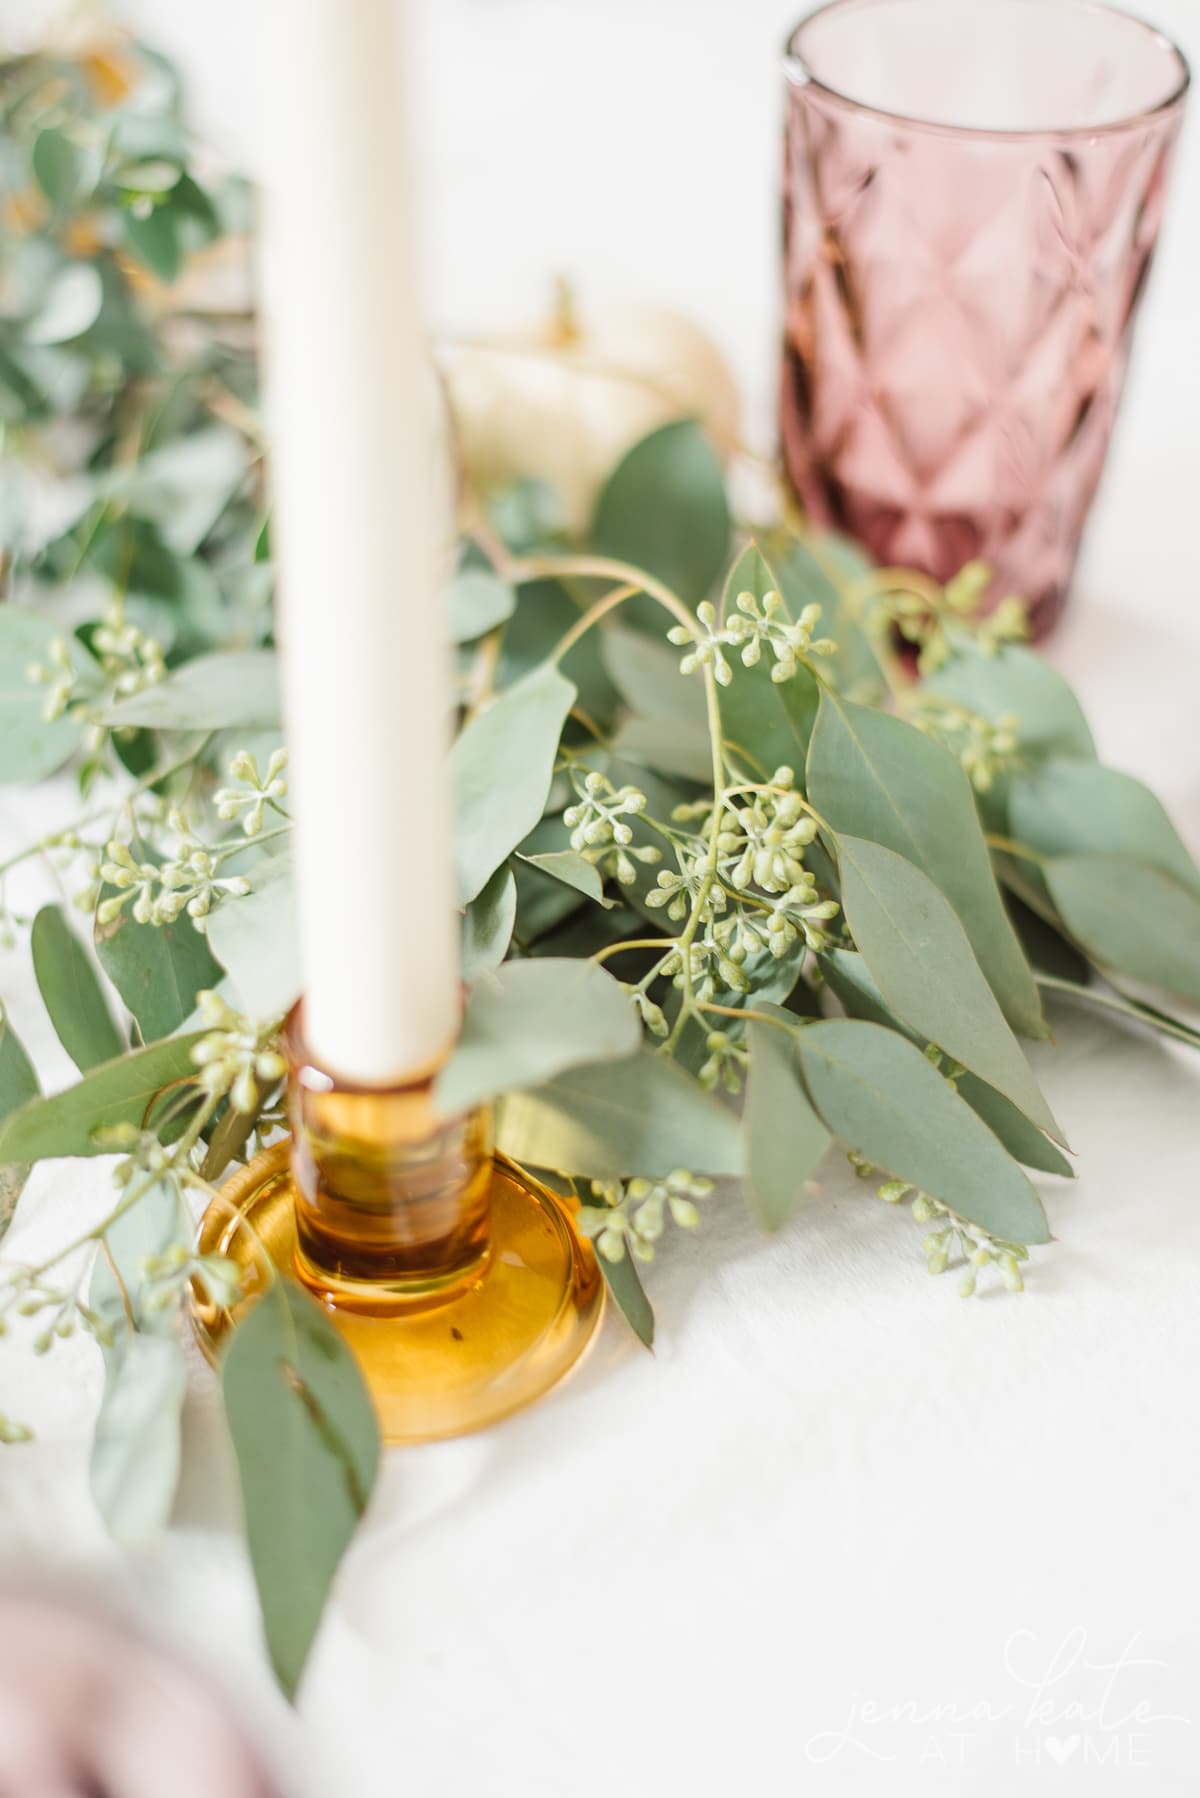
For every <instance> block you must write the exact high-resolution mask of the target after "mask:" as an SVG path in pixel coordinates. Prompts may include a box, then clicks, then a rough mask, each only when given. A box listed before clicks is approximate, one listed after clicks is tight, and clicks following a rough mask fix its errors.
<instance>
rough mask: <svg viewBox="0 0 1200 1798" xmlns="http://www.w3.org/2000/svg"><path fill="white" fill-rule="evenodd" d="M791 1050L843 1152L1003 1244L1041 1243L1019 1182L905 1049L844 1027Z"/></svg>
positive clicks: (849, 1023) (800, 1040) (991, 1141)
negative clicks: (935, 1201) (924, 1195)
mask: <svg viewBox="0 0 1200 1798" xmlns="http://www.w3.org/2000/svg"><path fill="white" fill-rule="evenodd" d="M796 1043H797V1048H798V1051H799V1055H800V1065H801V1069H802V1071H803V1074H804V1081H805V1085H806V1086H807V1087H808V1092H809V1096H810V1098H811V1099H812V1102H813V1104H814V1105H815V1106H816V1108H817V1110H818V1111H819V1112H820V1114H821V1116H822V1117H823V1118H824V1120H825V1122H826V1124H827V1125H828V1126H829V1128H830V1129H831V1130H832V1131H833V1133H834V1134H835V1136H837V1137H839V1138H840V1139H841V1141H842V1142H844V1143H845V1144H846V1145H847V1146H848V1147H850V1148H854V1149H857V1150H859V1151H860V1153H862V1154H864V1155H866V1156H867V1157H868V1159H869V1160H871V1161H873V1162H875V1163H876V1165H877V1166H878V1167H881V1168H884V1169H885V1170H886V1171H887V1172H888V1173H890V1174H893V1175H895V1176H897V1177H898V1178H899V1179H902V1180H908V1181H911V1182H912V1184H913V1185H914V1186H918V1187H920V1189H921V1190H922V1192H927V1193H929V1194H930V1196H931V1197H933V1198H935V1199H940V1200H941V1202H942V1204H943V1205H947V1206H949V1208H950V1210H951V1211H954V1212H957V1214H958V1215H959V1216H960V1217H964V1218H967V1219H969V1220H970V1222H972V1223H975V1224H978V1225H980V1227H981V1228H982V1229H985V1230H989V1231H991V1232H992V1234H993V1235H996V1236H999V1237H1001V1238H1003V1239H1004V1240H1005V1241H1008V1242H1022V1243H1036V1242H1047V1241H1049V1230H1048V1228H1047V1225H1046V1217H1045V1213H1044V1212H1043V1210H1042V1205H1041V1200H1040V1199H1039V1198H1038V1196H1037V1193H1036V1192H1035V1191H1034V1189H1033V1187H1032V1186H1031V1185H1030V1183H1029V1181H1028V1179H1027V1178H1026V1176H1025V1175H1024V1174H1023V1173H1022V1172H1021V1169H1020V1168H1019V1167H1018V1166H1017V1164H1016V1162H1015V1161H1013V1160H1012V1159H1011V1157H1010V1156H1009V1155H1008V1154H1006V1152H1005V1151H1004V1149H1003V1148H1002V1147H1001V1145H1000V1143H999V1142H998V1141H997V1140H996V1138H995V1137H994V1136H993V1135H992V1133H991V1131H990V1130H989V1129H988V1127H987V1125H986V1124H984V1123H983V1122H981V1120H980V1119H979V1118H978V1117H976V1115H975V1113H974V1112H973V1111H972V1110H971V1108H970V1106H968V1105H967V1104H966V1103H965V1102H964V1101H963V1100H962V1099H960V1098H959V1096H958V1094H957V1093H956V1092H955V1091H954V1090H953V1088H952V1087H951V1086H950V1084H949V1082H948V1081H946V1080H944V1079H943V1078H942V1076H941V1075H940V1074H939V1073H937V1072H936V1071H935V1070H934V1068H933V1067H931V1066H930V1064H929V1062H927V1061H926V1059H925V1057H924V1056H923V1055H922V1054H921V1051H920V1050H919V1049H917V1048H914V1046H913V1044H912V1043H910V1042H908V1041H906V1040H905V1038H904V1037H902V1036H900V1035H898V1034H897V1033H896V1032H895V1031H894V1030H884V1029H881V1028H880V1027H879V1025H877V1024H864V1023H859V1022H857V1021H855V1020H850V1019H846V1020H831V1021H829V1022H826V1023H823V1024H807V1025H804V1026H803V1027H801V1028H800V1029H798V1030H797V1033H796Z"/></svg>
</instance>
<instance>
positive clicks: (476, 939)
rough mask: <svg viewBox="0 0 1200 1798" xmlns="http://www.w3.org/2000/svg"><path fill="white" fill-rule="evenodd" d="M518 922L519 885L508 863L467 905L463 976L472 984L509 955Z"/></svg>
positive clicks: (497, 870) (463, 947)
mask: <svg viewBox="0 0 1200 1798" xmlns="http://www.w3.org/2000/svg"><path fill="white" fill-rule="evenodd" d="M516 921H517V883H516V880H515V879H514V878H513V871H512V869H511V868H510V867H508V865H507V864H505V865H503V866H502V867H499V868H497V869H496V872H495V873H494V874H493V875H492V878H491V879H490V880H489V881H488V883H487V885H486V886H485V887H484V889H483V891H482V892H481V893H478V894H477V895H476V896H475V898H474V899H472V901H471V903H470V905H468V906H467V908H466V912H465V913H464V916H463V929H462V977H463V980H464V981H465V982H466V983H467V985H470V983H471V982H472V981H473V980H474V979H476V977H477V976H478V975H480V974H482V973H485V972H486V970H487V969H488V968H497V967H499V965H500V963H501V962H502V961H503V960H504V957H505V956H506V955H507V954H508V945H509V943H510V942H511V941H512V933H513V926H514V924H515V923H516Z"/></svg>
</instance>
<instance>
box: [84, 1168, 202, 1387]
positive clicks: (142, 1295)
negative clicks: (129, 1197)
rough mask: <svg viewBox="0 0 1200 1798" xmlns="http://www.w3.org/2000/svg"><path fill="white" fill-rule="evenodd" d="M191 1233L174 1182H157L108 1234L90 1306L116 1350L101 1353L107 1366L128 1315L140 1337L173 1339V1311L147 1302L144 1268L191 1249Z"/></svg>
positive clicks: (91, 1289)
mask: <svg viewBox="0 0 1200 1798" xmlns="http://www.w3.org/2000/svg"><path fill="white" fill-rule="evenodd" d="M191 1234H192V1224H191V1219H190V1218H189V1217H188V1215H187V1213H186V1211H185V1210H184V1207H183V1205H182V1203H181V1201H180V1195H179V1189H178V1187H177V1186H176V1185H175V1182H174V1181H173V1180H156V1181H155V1183H154V1184H153V1185H152V1186H151V1187H149V1188H148V1189H147V1191H146V1192H145V1193H143V1195H142V1197H141V1198H140V1199H139V1200H138V1202H137V1204H136V1205H131V1206H130V1208H129V1210H128V1211H126V1212H123V1213H122V1215H121V1216H120V1217H119V1218H118V1219H117V1220H116V1222H115V1223H113V1224H110V1225H109V1228H108V1229H107V1230H106V1231H105V1235H104V1243H105V1248H106V1249H107V1251H108V1252H107V1254H105V1253H101V1254H98V1255H97V1256H96V1259H95V1261H94V1262H93V1263H92V1277H91V1282H90V1285H89V1288H88V1304H89V1305H90V1306H91V1308H92V1310H93V1311H94V1312H95V1313H96V1314H97V1316H98V1317H100V1318H102V1319H103V1321H104V1322H105V1323H106V1324H107V1325H108V1327H109V1329H110V1330H111V1331H112V1332H113V1336H114V1344H113V1347H112V1348H105V1349H104V1351H103V1352H104V1358H105V1362H106V1363H107V1362H108V1361H109V1359H110V1358H111V1356H112V1355H113V1353H114V1351H115V1349H116V1348H117V1347H118V1346H119V1344H120V1342H121V1339H122V1337H123V1336H124V1335H125V1334H126V1333H127V1332H128V1330H129V1327H130V1326H129V1313H130V1311H132V1313H133V1323H134V1327H135V1328H136V1329H137V1330H138V1332H139V1333H140V1334H142V1335H147V1336H167V1337H173V1336H174V1335H175V1332H176V1328H177V1324H178V1315H177V1313H176V1312H175V1310H173V1309H172V1308H170V1307H167V1308H163V1309H160V1308H158V1307H156V1306H154V1305H153V1304H148V1303H147V1302H146V1301H147V1298H148V1297H149V1296H150V1293H149V1290H148V1285H147V1279H146V1272H145V1268H146V1263H147V1262H148V1261H151V1260H153V1259H155V1258H156V1257H157V1256H159V1255H165V1254H166V1252H167V1250H168V1249H171V1248H174V1247H175V1246H176V1245H177V1244H179V1243H183V1244H185V1245H188V1244H189V1243H190V1238H191ZM126 1307H128V1310H127V1309H126Z"/></svg>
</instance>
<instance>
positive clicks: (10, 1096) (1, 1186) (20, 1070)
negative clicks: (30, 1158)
mask: <svg viewBox="0 0 1200 1798" xmlns="http://www.w3.org/2000/svg"><path fill="white" fill-rule="evenodd" d="M37 1096H38V1081H37V1075H36V1074H35V1073H34V1071H33V1063H32V1062H31V1061H30V1059H29V1057H28V1055H27V1054H26V1053H25V1049H24V1046H23V1044H22V1042H21V1039H20V1037H19V1036H18V1035H17V1033H16V1031H15V1030H14V1029H13V1027H12V1025H11V1024H10V1023H9V1021H8V1018H7V1017H6V1016H5V1015H4V1013H3V1011H0V1122H2V1121H3V1120H4V1119H5V1118H6V1117H9V1116H10V1115H11V1113H12V1112H14V1111H19V1110H20V1108H21V1106H22V1105H27V1104H28V1103H29V1101H30V1100H31V1099H36V1098H37ZM28 1177H29V1168H28V1165H26V1164H24V1163H22V1162H10V1163H9V1164H8V1165H6V1166H0V1238H3V1236H4V1234H5V1232H6V1231H7V1229H8V1226H9V1225H10V1224H11V1223H12V1220H13V1214H14V1213H15V1211H16V1209H17V1201H18V1199H19V1198H20V1196H21V1191H22V1188H23V1187H24V1185H25V1181H26V1180H27V1179H28Z"/></svg>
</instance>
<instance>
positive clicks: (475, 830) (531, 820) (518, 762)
mask: <svg viewBox="0 0 1200 1798" xmlns="http://www.w3.org/2000/svg"><path fill="white" fill-rule="evenodd" d="M574 703H575V688H574V687H573V686H572V685H571V683H570V681H568V680H564V678H563V676H562V675H561V674H560V673H559V671H558V669H557V668H556V667H555V666H554V665H553V663H550V662H547V663H544V664H543V666H542V667H540V668H535V669H534V671H533V672H532V673H531V674H528V675H526V676H525V678H524V679H523V680H520V681H518V682H517V684H516V685H515V686H513V687H510V688H508V690H507V691H506V692H504V693H502V694H501V695H500V697H499V699H497V700H495V701H493V703H492V704H491V705H490V706H489V707H488V708H487V710H486V711H483V712H480V713H478V715H477V716H476V717H474V718H472V719H471V720H470V722H469V723H468V724H467V725H466V726H465V728H464V729H463V731H462V732H461V734H460V736H459V738H458V741H457V742H456V743H455V745H454V749H453V752H452V758H451V764H452V767H453V771H454V781H455V792H456V829H455V842H456V845H457V862H458V887H459V895H460V897H461V898H462V900H463V901H464V903H466V902H469V901H470V900H472V899H474V898H475V896H476V894H478V893H480V892H482V891H483V888H484V886H485V885H486V884H487V882H488V880H489V879H490V878H491V876H492V875H493V874H494V873H495V871H496V869H497V868H498V867H499V866H500V864H501V863H502V862H503V861H505V860H507V858H508V856H510V855H511V854H512V852H513V850H514V849H515V848H516V847H517V845H518V843H520V842H521V841H522V840H523V839H524V838H525V837H526V836H527V835H528V834H529V832H530V831H531V830H532V829H533V827H534V825H535V824H536V823H537V821H538V819H539V818H540V817H541V815H542V808H543V806H544V805H545V803H546V795H547V794H548V793H549V791H550V781H551V778H552V776H553V774H554V760H555V757H556V755H557V753H558V741H559V738H560V736H561V735H562V728H563V724H564V722H565V720H566V716H567V713H568V712H569V711H570V709H571V707H572V705H574Z"/></svg>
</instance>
